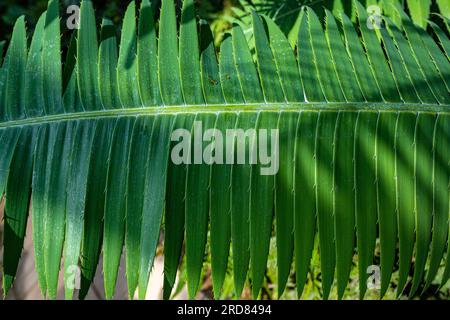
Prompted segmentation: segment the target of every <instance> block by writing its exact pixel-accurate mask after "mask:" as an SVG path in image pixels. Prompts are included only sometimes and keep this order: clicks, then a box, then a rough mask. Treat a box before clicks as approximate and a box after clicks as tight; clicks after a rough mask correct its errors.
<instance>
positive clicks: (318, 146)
mask: <svg viewBox="0 0 450 320" xmlns="http://www.w3.org/2000/svg"><path fill="white" fill-rule="evenodd" d="M337 116H338V115H337V113H335V112H319V116H318V120H317V127H316V136H315V156H316V161H315V168H314V171H315V186H316V190H315V191H316V214H317V223H318V231H319V248H320V265H321V269H322V291H323V298H324V299H325V300H326V299H328V296H329V294H330V290H331V286H332V285H333V280H334V271H335V267H336V252H335V230H334V228H333V226H334V223H333V215H334V205H333V202H334V197H335V194H334V193H335V190H334V188H333V184H334V181H333V172H334V168H335V163H336V162H335V159H334V156H335V155H334V147H335V144H334V141H335V131H336V124H337Z"/></svg>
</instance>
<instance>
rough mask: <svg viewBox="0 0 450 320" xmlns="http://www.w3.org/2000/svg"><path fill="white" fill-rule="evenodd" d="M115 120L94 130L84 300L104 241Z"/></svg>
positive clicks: (83, 255) (84, 250)
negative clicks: (106, 199)
mask: <svg viewBox="0 0 450 320" xmlns="http://www.w3.org/2000/svg"><path fill="white" fill-rule="evenodd" d="M115 122H116V121H115V119H103V120H99V121H98V123H97V126H96V130H95V136H94V139H93V145H92V154H91V159H96V161H91V163H90V167H89V178H88V179H89V181H88V185H87V191H86V207H85V212H84V232H83V241H82V248H81V259H80V260H81V281H80V292H79V297H80V299H84V298H85V297H86V295H87V293H88V290H89V286H90V285H91V282H92V281H93V279H94V276H95V272H96V271H97V264H98V261H99V257H100V251H101V248H102V241H103V220H104V219H103V218H104V211H105V210H104V208H105V192H104V190H105V185H106V180H107V171H108V159H109V151H110V148H111V140H112V133H113V129H114V127H115Z"/></svg>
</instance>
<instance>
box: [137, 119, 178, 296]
mask: <svg viewBox="0 0 450 320" xmlns="http://www.w3.org/2000/svg"><path fill="white" fill-rule="evenodd" d="M172 128H173V119H172V118H171V117H163V116H156V117H155V120H154V124H153V131H152V140H151V146H150V148H149V153H150V157H149V159H148V168H147V170H146V172H145V175H146V178H147V184H146V187H145V189H144V205H143V215H142V226H141V240H140V243H141V259H140V269H139V298H140V299H144V297H145V294H146V291H147V285H148V280H149V276H150V271H151V268H152V266H153V260H154V258H155V255H156V247H157V245H158V241H159V236H160V233H159V232H160V226H161V220H162V215H163V211H164V201H165V198H166V190H165V188H160V186H164V185H165V184H166V179H167V167H168V165H167V163H168V161H169V145H170V134H171V132H172Z"/></svg>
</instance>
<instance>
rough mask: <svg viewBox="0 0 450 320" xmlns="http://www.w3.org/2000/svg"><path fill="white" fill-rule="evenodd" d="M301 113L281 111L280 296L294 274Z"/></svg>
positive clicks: (278, 199)
mask: <svg viewBox="0 0 450 320" xmlns="http://www.w3.org/2000/svg"><path fill="white" fill-rule="evenodd" d="M298 118H299V114H298V113H294V112H281V113H280V116H279V119H278V125H277V126H278V129H279V130H280V132H281V133H282V134H283V135H282V136H280V137H279V139H280V145H279V152H280V156H279V161H280V163H283V164H285V165H283V166H281V167H280V168H279V172H278V174H277V176H276V180H275V182H276V185H275V217H276V232H277V263H278V296H279V297H280V296H281V295H282V294H283V291H284V289H285V286H286V283H287V280H288V277H289V273H290V271H291V264H292V258H293V253H294V208H295V202H294V201H295V164H296V159H295V152H296V150H295V147H296V141H297V136H296V134H297V124H298Z"/></svg>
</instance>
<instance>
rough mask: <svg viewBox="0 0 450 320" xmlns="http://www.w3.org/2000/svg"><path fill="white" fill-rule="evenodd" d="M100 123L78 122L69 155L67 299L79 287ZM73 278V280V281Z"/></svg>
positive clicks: (66, 260)
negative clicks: (92, 162)
mask: <svg viewBox="0 0 450 320" xmlns="http://www.w3.org/2000/svg"><path fill="white" fill-rule="evenodd" d="M96 125H97V123H96V122H95V121H89V122H88V121H83V122H78V123H77V124H76V128H75V133H74V142H75V143H74V144H73V148H72V153H71V155H70V156H69V157H70V158H69V162H70V164H71V166H70V168H69V177H68V181H69V182H68V184H67V200H66V235H65V242H64V283H65V288H66V292H65V296H66V299H68V300H71V299H72V297H73V289H75V283H74V282H73V281H75V277H74V276H75V275H76V272H78V262H79V258H80V250H81V242H82V239H83V229H84V228H83V221H84V211H85V204H86V191H87V183H88V175H89V165H90V160H91V153H92V145H93V139H94V133H95V128H96ZM71 281H72V282H71Z"/></svg>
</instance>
